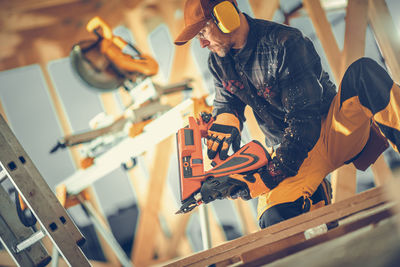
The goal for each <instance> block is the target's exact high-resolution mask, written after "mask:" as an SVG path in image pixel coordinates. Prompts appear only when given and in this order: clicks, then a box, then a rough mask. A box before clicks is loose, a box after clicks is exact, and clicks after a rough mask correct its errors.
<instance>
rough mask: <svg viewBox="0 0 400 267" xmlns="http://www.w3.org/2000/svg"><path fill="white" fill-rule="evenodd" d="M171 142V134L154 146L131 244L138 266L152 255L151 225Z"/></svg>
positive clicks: (161, 187) (155, 218) (135, 262)
mask: <svg viewBox="0 0 400 267" xmlns="http://www.w3.org/2000/svg"><path fill="white" fill-rule="evenodd" d="M172 144H173V137H172V136H171V137H169V138H167V139H165V140H164V141H162V142H161V143H159V145H158V146H157V148H156V156H155V157H154V160H153V169H152V170H151V171H150V173H151V174H150V181H149V184H148V187H147V195H146V196H147V197H146V203H145V206H144V208H143V209H142V210H141V212H140V216H139V222H138V228H137V233H136V238H135V240H134V246H133V262H134V264H135V265H138V266H141V265H143V264H146V263H148V262H150V261H151V260H152V259H153V256H154V255H153V253H154V248H155V245H156V244H155V242H154V241H155V234H156V233H155V229H154V228H153V225H155V224H157V222H158V212H159V210H160V206H161V196H162V194H163V191H164V187H165V181H166V177H167V172H168V168H169V162H170V161H169V159H170V157H171V153H170V150H171V145H172Z"/></svg>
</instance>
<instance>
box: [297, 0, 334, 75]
mask: <svg viewBox="0 0 400 267" xmlns="http://www.w3.org/2000/svg"><path fill="white" fill-rule="evenodd" d="M303 4H304V7H305V9H306V10H307V13H308V15H309V16H310V18H311V21H312V23H313V26H314V28H315V31H316V33H317V36H318V39H319V40H320V41H321V43H322V47H323V48H324V51H325V54H326V57H327V59H328V62H329V65H330V67H331V69H332V73H333V76H334V78H335V80H336V82H337V83H339V81H340V78H341V77H340V65H341V62H340V58H341V52H340V49H339V46H338V44H337V42H336V39H335V36H334V35H333V31H332V27H331V24H330V23H329V21H328V18H327V17H326V14H325V11H324V9H323V8H322V6H321V2H320V1H319V0H304V1H303Z"/></svg>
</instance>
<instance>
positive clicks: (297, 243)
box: [239, 207, 393, 266]
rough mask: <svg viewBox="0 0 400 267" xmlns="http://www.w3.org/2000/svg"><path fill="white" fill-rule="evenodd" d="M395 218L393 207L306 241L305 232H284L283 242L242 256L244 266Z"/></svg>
mask: <svg viewBox="0 0 400 267" xmlns="http://www.w3.org/2000/svg"><path fill="white" fill-rule="evenodd" d="M391 216H393V213H392V211H391V207H386V208H385V209H384V210H381V211H378V212H376V213H374V214H371V215H368V216H366V217H363V218H360V219H357V220H355V221H352V222H350V223H347V224H344V225H340V226H339V227H337V228H334V229H332V230H329V231H328V232H326V233H324V234H322V235H319V236H316V237H314V238H311V239H308V240H307V239H306V238H305V234H304V232H300V233H297V234H294V235H291V236H285V233H284V232H281V233H279V234H280V235H281V236H282V239H281V240H278V241H276V242H273V243H270V244H267V245H264V246H261V247H258V248H256V249H253V250H250V251H247V252H245V253H243V254H242V255H241V259H242V262H243V266H244V265H245V266H259V265H260V264H267V263H271V262H273V261H274V260H277V259H280V258H283V257H286V256H289V255H292V254H294V253H296V252H299V251H301V250H304V249H307V248H309V247H312V246H316V245H318V244H320V243H322V242H327V241H330V240H332V239H334V238H338V237H340V236H343V235H346V234H348V233H350V232H353V231H356V230H358V229H360V228H362V227H365V226H368V225H370V224H376V223H378V222H380V221H381V220H383V219H386V218H389V217H391ZM239 266H240V265H239Z"/></svg>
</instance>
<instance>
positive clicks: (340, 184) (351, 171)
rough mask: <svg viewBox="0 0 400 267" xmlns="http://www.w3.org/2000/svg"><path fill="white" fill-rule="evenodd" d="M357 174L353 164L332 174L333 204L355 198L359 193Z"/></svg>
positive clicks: (344, 166)
mask: <svg viewBox="0 0 400 267" xmlns="http://www.w3.org/2000/svg"><path fill="white" fill-rule="evenodd" d="M356 174H357V170H356V168H355V167H354V165H353V164H348V165H343V166H342V167H340V168H339V169H337V170H335V171H333V172H332V173H331V182H332V203H335V202H338V201H341V200H344V199H346V198H348V197H351V196H354V194H355V193H356V192H357V191H356V189H357V179H356Z"/></svg>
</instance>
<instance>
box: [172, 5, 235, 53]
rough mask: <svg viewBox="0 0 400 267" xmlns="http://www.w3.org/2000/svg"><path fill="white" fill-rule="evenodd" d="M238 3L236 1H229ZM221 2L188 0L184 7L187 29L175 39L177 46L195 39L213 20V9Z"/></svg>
mask: <svg viewBox="0 0 400 267" xmlns="http://www.w3.org/2000/svg"><path fill="white" fill-rule="evenodd" d="M228 1H229V2H234V3H236V1H235V0H228ZM219 2H222V1H219V0H187V1H186V2H185V7H184V20H185V28H184V29H183V30H182V32H181V33H180V34H179V35H178V37H177V38H176V39H175V42H174V43H175V44H176V45H183V44H185V43H187V42H188V41H189V40H191V39H193V38H194V37H195V36H196V35H197V34H198V33H199V32H200V31H201V29H203V28H204V27H205V26H206V23H207V21H209V20H210V19H212V15H211V12H212V9H213V7H214V6H215V5H216V4H217V3H219Z"/></svg>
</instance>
